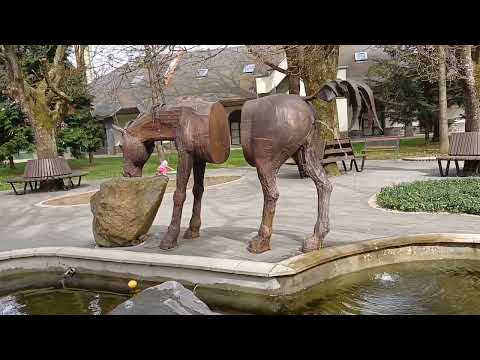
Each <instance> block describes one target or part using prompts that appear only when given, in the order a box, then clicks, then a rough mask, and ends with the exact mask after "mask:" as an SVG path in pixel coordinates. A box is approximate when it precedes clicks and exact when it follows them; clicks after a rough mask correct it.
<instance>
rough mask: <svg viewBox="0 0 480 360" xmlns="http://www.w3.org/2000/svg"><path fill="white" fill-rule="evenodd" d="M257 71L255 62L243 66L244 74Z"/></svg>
mask: <svg viewBox="0 0 480 360" xmlns="http://www.w3.org/2000/svg"><path fill="white" fill-rule="evenodd" d="M254 71H255V64H247V65H245V66H244V67H243V73H244V74H253V73H254Z"/></svg>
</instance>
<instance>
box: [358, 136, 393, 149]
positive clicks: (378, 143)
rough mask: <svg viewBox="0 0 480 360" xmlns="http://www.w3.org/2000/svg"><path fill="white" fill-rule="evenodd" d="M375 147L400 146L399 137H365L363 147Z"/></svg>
mask: <svg viewBox="0 0 480 360" xmlns="http://www.w3.org/2000/svg"><path fill="white" fill-rule="evenodd" d="M376 147H392V148H395V149H399V148H400V139H399V138H397V137H395V138H370V139H369V138H365V149H368V148H376Z"/></svg>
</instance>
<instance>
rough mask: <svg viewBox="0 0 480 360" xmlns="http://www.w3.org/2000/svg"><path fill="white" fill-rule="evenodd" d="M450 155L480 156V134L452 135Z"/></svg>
mask: <svg viewBox="0 0 480 360" xmlns="http://www.w3.org/2000/svg"><path fill="white" fill-rule="evenodd" d="M449 155H467V156H468V155H480V132H464V133H453V134H451V135H450V152H449Z"/></svg>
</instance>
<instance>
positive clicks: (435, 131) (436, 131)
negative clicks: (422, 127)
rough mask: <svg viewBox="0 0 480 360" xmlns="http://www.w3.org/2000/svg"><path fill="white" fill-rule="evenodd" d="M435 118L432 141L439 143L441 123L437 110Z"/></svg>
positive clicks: (433, 118)
mask: <svg viewBox="0 0 480 360" xmlns="http://www.w3.org/2000/svg"><path fill="white" fill-rule="evenodd" d="M432 120H433V137H432V143H435V144H438V142H439V141H440V123H439V118H438V113H437V112H435V113H434V114H433V117H432Z"/></svg>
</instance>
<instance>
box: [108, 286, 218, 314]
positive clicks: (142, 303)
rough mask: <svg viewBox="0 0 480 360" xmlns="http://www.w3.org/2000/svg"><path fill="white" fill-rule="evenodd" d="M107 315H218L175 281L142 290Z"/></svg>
mask: <svg viewBox="0 0 480 360" xmlns="http://www.w3.org/2000/svg"><path fill="white" fill-rule="evenodd" d="M109 315H218V314H217V313H214V312H212V311H211V310H210V309H209V308H208V306H207V305H206V304H205V303H204V302H202V301H201V300H200V299H199V298H197V297H196V296H195V295H194V294H193V292H191V291H190V290H188V289H186V288H185V287H184V286H183V285H182V284H180V283H179V282H176V281H167V282H164V283H163V284H161V285H157V286H152V287H150V288H148V289H145V290H143V291H142V292H141V293H139V294H138V295H136V296H134V297H133V298H132V299H130V300H127V301H125V302H123V303H121V304H120V305H118V306H117V307H116V308H115V309H113V310H112V311H111V312H110V313H109Z"/></svg>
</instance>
